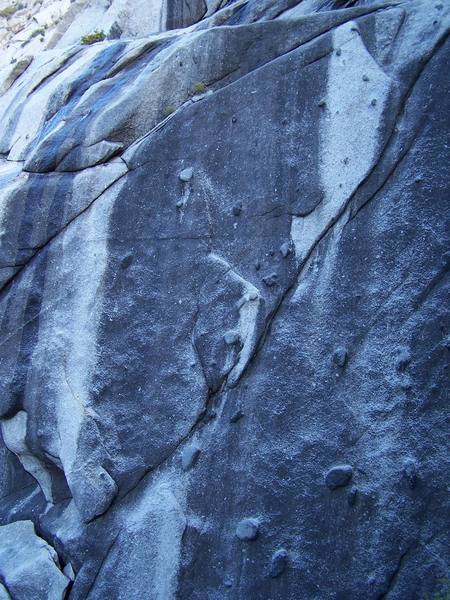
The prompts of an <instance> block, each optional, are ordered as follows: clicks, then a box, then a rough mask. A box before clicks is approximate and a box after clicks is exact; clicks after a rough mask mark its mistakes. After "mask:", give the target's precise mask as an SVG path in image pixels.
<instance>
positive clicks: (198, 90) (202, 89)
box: [192, 81, 206, 94]
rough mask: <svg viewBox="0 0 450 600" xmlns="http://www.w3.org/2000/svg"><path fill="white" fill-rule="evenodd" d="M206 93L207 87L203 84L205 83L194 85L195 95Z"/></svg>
mask: <svg viewBox="0 0 450 600" xmlns="http://www.w3.org/2000/svg"><path fill="white" fill-rule="evenodd" d="M205 92H206V85H205V84H204V83H203V81H198V82H197V83H194V86H193V88H192V93H193V94H204V93H205Z"/></svg>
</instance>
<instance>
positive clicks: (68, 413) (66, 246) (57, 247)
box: [32, 180, 123, 496]
mask: <svg viewBox="0 0 450 600" xmlns="http://www.w3.org/2000/svg"><path fill="white" fill-rule="evenodd" d="M122 182H123V180H122V181H121V182H119V183H117V184H115V185H114V186H113V187H112V188H111V189H110V190H108V192H106V193H105V195H104V196H103V197H102V198H101V199H99V200H98V201H97V202H96V203H95V204H94V205H93V206H92V207H91V209H90V210H89V211H88V212H87V213H85V214H84V215H83V216H82V217H80V219H79V220H78V221H77V222H76V223H74V224H72V225H71V226H70V227H69V228H68V229H67V230H66V231H65V233H64V235H63V236H62V237H61V239H60V240H58V243H55V244H53V245H52V247H51V251H50V257H49V266H48V270H47V274H46V281H45V290H44V296H43V302H42V308H41V320H40V327H39V338H38V343H37V345H36V347H35V350H34V353H33V364H32V368H33V371H34V373H35V378H36V379H37V381H36V380H35V381H34V385H33V389H39V388H40V389H47V390H49V393H50V395H51V397H50V398H49V402H50V404H54V411H55V413H56V429H57V430H56V431H55V432H54V440H55V442H54V443H55V449H54V450H52V454H53V453H55V450H56V453H57V455H58V456H59V458H60V460H61V463H62V466H63V469H64V472H65V475H66V478H67V482H68V484H69V487H70V488H71V491H72V493H74V485H76V486H82V485H83V484H82V479H81V481H80V477H81V478H82V472H81V473H80V462H81V461H82V460H83V457H79V456H78V442H79V435H80V431H81V428H82V425H83V422H84V420H85V419H87V418H90V416H89V411H88V412H87V409H88V407H89V405H90V392H91V378H92V375H93V372H94V369H95V365H96V361H97V337H96V336H97V330H98V326H99V322H100V318H101V311H102V282H103V276H104V273H105V269H106V266H107V258H108V251H107V233H108V227H109V219H110V215H111V211H112V208H113V205H114V201H115V199H116V197H117V194H118V193H119V191H120V189H121V187H122ZM43 361H45V362H47V363H51V367H48V368H47V367H46V366H45V365H43V364H42V363H43ZM39 379H41V380H39ZM44 379H45V381H44ZM49 410H51V409H50V407H49ZM87 459H89V457H86V460H87ZM77 462H78V464H77ZM74 470H75V471H76V473H75V479H73V478H72V473H73V471H74ZM75 471H74V472H75ZM89 475H90V473H87V474H86V478H87V479H86V485H88V486H90V485H91V482H89V481H88V477H89ZM75 482H76V483H75ZM77 491H79V490H77ZM74 495H75V496H76V494H74Z"/></svg>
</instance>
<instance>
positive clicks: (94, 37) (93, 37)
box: [81, 31, 106, 46]
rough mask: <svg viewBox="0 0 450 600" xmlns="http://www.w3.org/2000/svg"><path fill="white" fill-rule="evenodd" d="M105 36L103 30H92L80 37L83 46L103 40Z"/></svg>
mask: <svg viewBox="0 0 450 600" xmlns="http://www.w3.org/2000/svg"><path fill="white" fill-rule="evenodd" d="M105 38H106V35H105V34H104V33H103V31H93V32H92V33H88V34H87V35H83V37H82V38H81V43H82V44H84V45H85V46H89V45H90V44H95V42H103V40H104V39H105Z"/></svg>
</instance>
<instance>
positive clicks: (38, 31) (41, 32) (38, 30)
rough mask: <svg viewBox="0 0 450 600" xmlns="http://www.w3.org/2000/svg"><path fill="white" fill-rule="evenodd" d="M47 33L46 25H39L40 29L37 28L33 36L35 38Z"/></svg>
mask: <svg viewBox="0 0 450 600" xmlns="http://www.w3.org/2000/svg"><path fill="white" fill-rule="evenodd" d="M44 34H45V27H39V29H35V30H34V31H33V32H32V34H31V36H30V37H32V38H35V37H36V36H38V35H44Z"/></svg>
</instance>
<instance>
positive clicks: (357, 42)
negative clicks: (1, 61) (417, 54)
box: [291, 21, 391, 262]
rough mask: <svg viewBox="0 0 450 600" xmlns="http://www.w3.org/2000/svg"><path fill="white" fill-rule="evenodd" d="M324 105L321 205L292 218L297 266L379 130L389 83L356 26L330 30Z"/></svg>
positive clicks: (365, 162) (370, 153)
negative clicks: (330, 38) (331, 37)
mask: <svg viewBox="0 0 450 600" xmlns="http://www.w3.org/2000/svg"><path fill="white" fill-rule="evenodd" d="M333 47H334V51H333V53H332V55H331V57H330V59H329V63H328V79H327V92H326V97H325V100H326V106H324V108H323V116H322V117H321V122H320V143H319V148H320V149H319V152H320V156H319V172H320V182H321V186H322V191H323V201H322V202H321V203H320V204H319V206H318V207H317V208H316V210H315V211H313V212H312V213H311V214H309V215H307V216H306V217H294V218H293V220H292V226H291V236H292V239H293V241H294V244H295V251H296V256H297V259H298V261H299V262H302V261H303V260H304V259H305V258H306V257H307V256H308V254H309V252H310V250H311V248H312V247H313V246H314V244H315V243H316V241H317V240H318V239H320V237H321V236H322V235H323V233H324V232H325V231H326V229H327V228H328V226H329V225H330V224H331V223H332V221H333V220H334V219H335V218H336V217H337V216H338V215H339V213H340V211H341V209H342V208H343V206H344V205H345V203H346V201H347V200H348V198H349V197H350V196H351V194H352V193H353V192H354V191H355V190H356V188H357V187H358V185H359V184H360V183H361V181H362V180H363V179H364V177H365V176H366V175H367V174H368V172H369V171H370V169H371V168H372V166H373V164H374V162H375V160H376V157H377V154H378V151H379V132H378V127H379V124H380V122H381V117H382V114H383V109H384V105H385V101H386V97H387V94H388V92H389V88H390V84H391V80H390V79H389V77H387V76H386V75H385V73H384V72H383V71H382V70H381V69H380V67H379V66H378V65H377V63H376V62H375V60H374V59H373V58H372V56H371V55H370V53H369V52H368V51H367V48H366V47H365V45H364V43H363V41H362V40H361V37H360V34H359V32H358V30H357V25H356V23H355V22H352V21H351V22H349V23H345V24H344V25H341V26H340V27H338V28H337V29H335V31H334V32H333Z"/></svg>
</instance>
